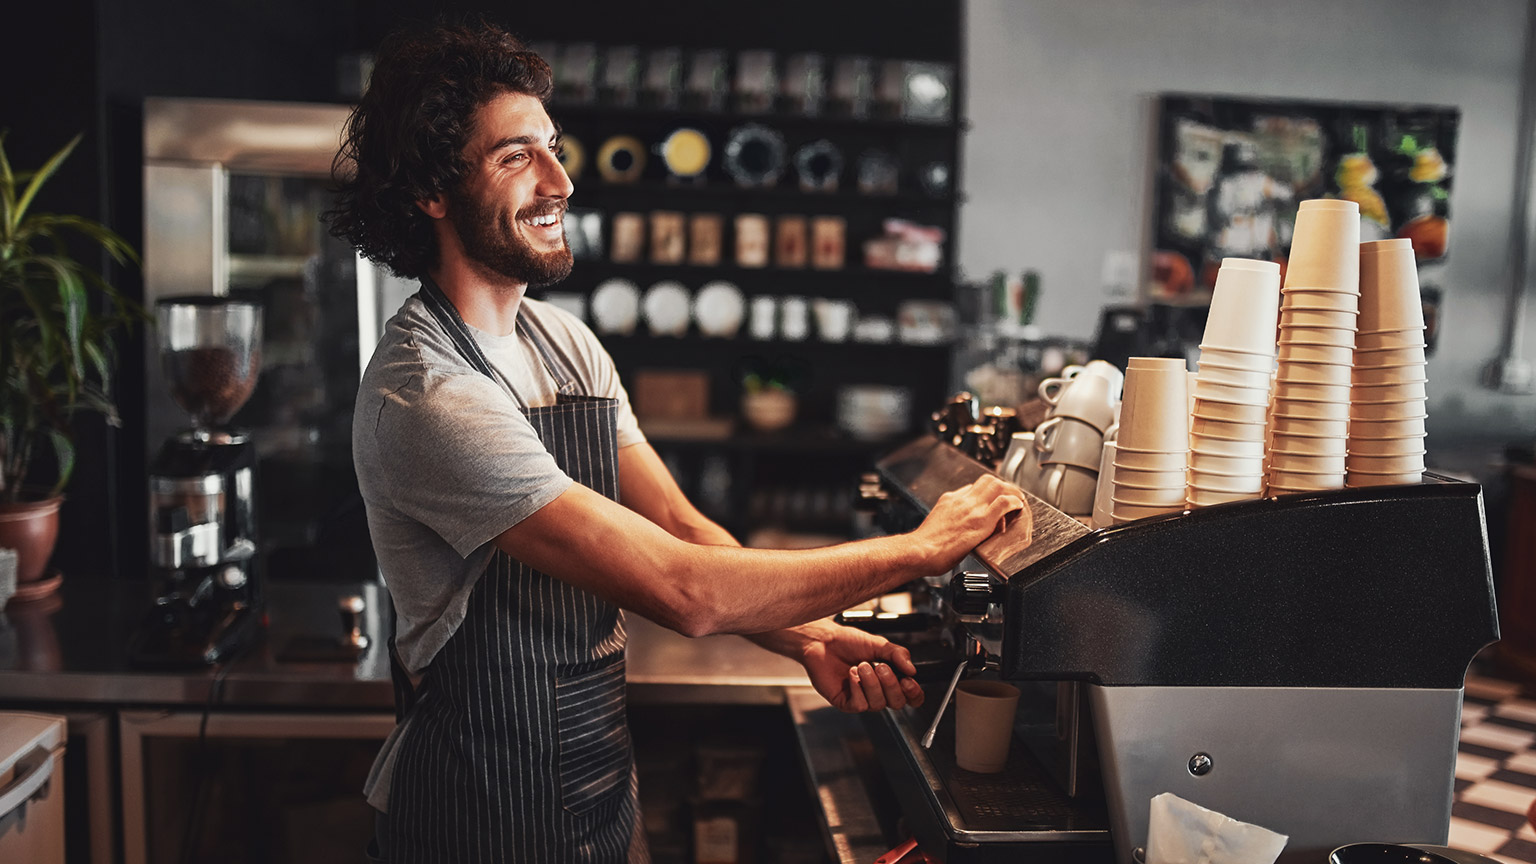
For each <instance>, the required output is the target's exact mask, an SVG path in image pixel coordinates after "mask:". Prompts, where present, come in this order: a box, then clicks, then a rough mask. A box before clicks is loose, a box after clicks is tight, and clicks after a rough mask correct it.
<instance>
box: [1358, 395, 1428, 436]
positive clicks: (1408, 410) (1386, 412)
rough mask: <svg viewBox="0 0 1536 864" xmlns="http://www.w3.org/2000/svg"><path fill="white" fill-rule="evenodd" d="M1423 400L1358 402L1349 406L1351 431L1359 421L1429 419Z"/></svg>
mask: <svg viewBox="0 0 1536 864" xmlns="http://www.w3.org/2000/svg"><path fill="white" fill-rule="evenodd" d="M1427 416H1428V413H1427V412H1426V411H1425V402H1424V400H1423V399H1409V400H1408V401H1406V402H1358V403H1351V404H1350V406H1349V421H1350V429H1351V430H1353V429H1354V424H1355V422H1356V421H1359V420H1376V421H1380V420H1417V419H1419V418H1422V417H1427Z"/></svg>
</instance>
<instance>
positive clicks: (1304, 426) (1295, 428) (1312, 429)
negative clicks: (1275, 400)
mask: <svg viewBox="0 0 1536 864" xmlns="http://www.w3.org/2000/svg"><path fill="white" fill-rule="evenodd" d="M1269 431H1270V432H1272V433H1273V434H1276V435H1299V436H1302V437H1306V438H1343V437H1344V436H1346V435H1348V434H1349V420H1348V418H1346V419H1343V420H1319V419H1317V418H1315V417H1287V416H1285V415H1284V414H1270V415H1269Z"/></svg>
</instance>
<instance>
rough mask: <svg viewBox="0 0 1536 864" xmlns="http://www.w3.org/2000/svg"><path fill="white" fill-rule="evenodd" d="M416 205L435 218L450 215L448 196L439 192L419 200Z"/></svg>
mask: <svg viewBox="0 0 1536 864" xmlns="http://www.w3.org/2000/svg"><path fill="white" fill-rule="evenodd" d="M416 206H417V207H419V208H421V212H423V213H425V214H427V215H428V216H430V217H432V218H433V219H441V218H443V217H444V216H447V215H448V196H446V195H444V194H443V193H441V192H439V193H437V194H436V195H433V196H432V197H431V198H423V199H421V200H419V201H417V202H416Z"/></svg>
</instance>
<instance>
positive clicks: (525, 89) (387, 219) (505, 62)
mask: <svg viewBox="0 0 1536 864" xmlns="http://www.w3.org/2000/svg"><path fill="white" fill-rule="evenodd" d="M553 88H554V83H553V81H552V77H551V73H550V69H549V64H548V63H546V62H544V60H543V59H542V58H541V57H539V55H537V54H534V53H533V52H531V51H528V50H527V49H526V48H525V47H524V46H523V43H522V42H519V41H518V40H517V39H516V38H515V37H514V36H512V35H511V34H509V33H507V32H506V31H504V30H502V29H500V28H498V27H496V26H495V25H493V24H490V23H487V22H484V21H477V22H474V23H467V24H443V23H439V24H435V25H433V26H431V27H430V28H429V29H426V30H419V31H412V30H409V29H403V30H398V31H396V32H394V33H392V34H391V35H390V36H388V37H387V38H386V39H385V40H384V41H383V43H381V44H380V46H379V50H378V53H377V55H376V57H375V60H374V67H373V75H372V78H371V79H370V81H369V84H368V89H367V92H366V93H365V94H364V95H363V98H362V99H361V100H360V101H359V102H358V105H357V107H356V108H354V109H353V110H352V115H351V116H350V117H349V118H347V123H346V126H345V127H344V129H343V135H342V143H341V150H340V151H339V152H338V153H337V154H336V158H335V160H334V161H333V162H332V163H331V177H332V179H333V181H334V183H335V192H336V206H335V209H332V210H328V211H326V213H325V215H324V217H323V218H324V219H325V221H326V222H327V223H328V224H329V225H330V232H331V234H332V235H334V236H336V237H340V238H342V239H344V240H346V241H347V242H349V243H351V244H352V245H353V246H355V247H357V250H358V251H359V252H361V253H362V255H363V256H364V257H365V258H368V259H370V260H373V261H377V262H378V263H380V264H383V265H384V266H386V267H388V268H389V269H390V270H391V271H392V272H394V273H395V275H397V276H401V277H404V278H408V279H416V278H420V277H421V276H422V275H424V274H425V273H426V272H427V271H428V270H429V269H431V268H432V267H433V266H435V265H436V264H437V256H438V250H437V239H436V237H435V235H434V234H433V229H432V220H431V218H430V217H428V216H427V215H426V214H425V213H423V212H421V210H420V209H418V208H417V207H416V202H417V201H421V200H423V199H427V198H431V197H432V196H434V195H436V194H438V193H441V192H452V191H454V190H455V189H456V188H457V184H458V183H459V179H460V178H461V177H462V176H463V174H464V171H465V168H466V165H465V162H464V156H463V152H464V145H465V142H467V141H468V140H469V136H470V133H471V131H472V129H471V126H472V122H473V119H474V114H475V111H476V110H478V109H479V108H480V107H481V106H483V105H485V104H486V103H487V102H489V101H490V100H491V99H493V98H495V97H496V96H498V95H500V94H502V93H505V92H509V91H510V92H513V93H526V94H528V95H529V96H533V97H535V98H537V99H538V100H539V101H540V102H544V101H547V100H548V99H549V94H550V92H551V90H553Z"/></svg>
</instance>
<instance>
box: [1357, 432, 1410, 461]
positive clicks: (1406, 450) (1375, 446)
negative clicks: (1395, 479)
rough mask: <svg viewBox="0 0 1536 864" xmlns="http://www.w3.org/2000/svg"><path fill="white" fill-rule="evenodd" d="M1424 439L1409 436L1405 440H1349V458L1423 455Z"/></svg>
mask: <svg viewBox="0 0 1536 864" xmlns="http://www.w3.org/2000/svg"><path fill="white" fill-rule="evenodd" d="M1424 441H1425V437H1424V436H1423V435H1411V436H1409V437H1406V438H1353V437H1352V438H1350V439H1349V455H1351V456H1403V455H1407V454H1411V453H1423V452H1425V450H1424Z"/></svg>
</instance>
